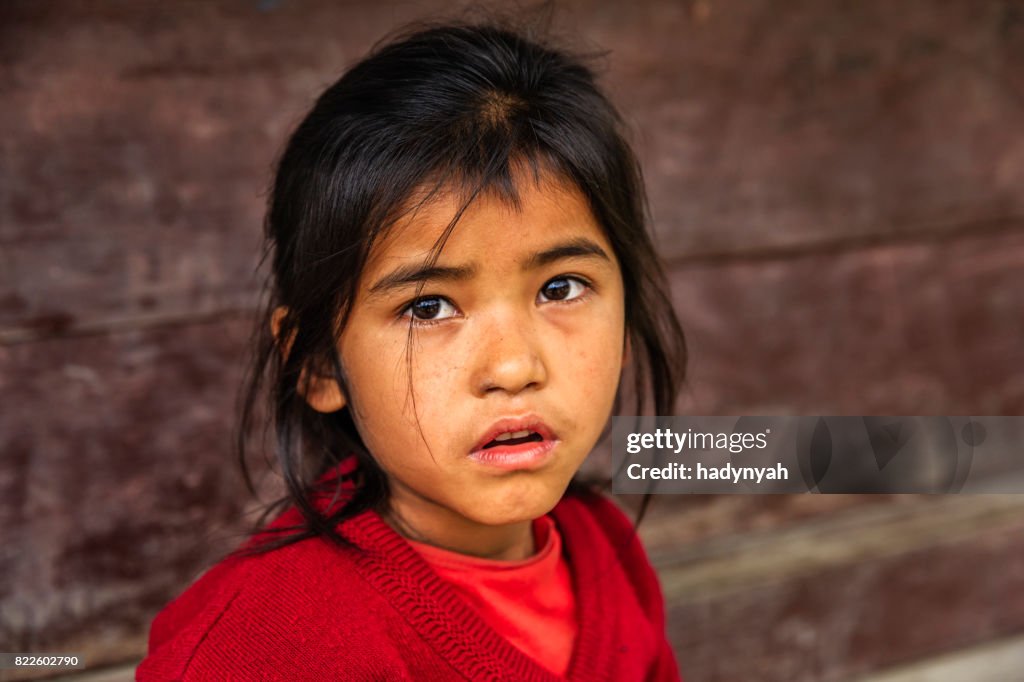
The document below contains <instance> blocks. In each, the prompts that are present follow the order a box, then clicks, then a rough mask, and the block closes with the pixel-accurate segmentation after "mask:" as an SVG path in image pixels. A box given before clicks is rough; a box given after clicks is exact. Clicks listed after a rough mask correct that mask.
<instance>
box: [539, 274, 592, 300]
mask: <svg viewBox="0 0 1024 682" xmlns="http://www.w3.org/2000/svg"><path fill="white" fill-rule="evenodd" d="M585 289H586V285H585V284H584V283H583V282H581V281H580V280H578V279H576V278H575V277H556V278H555V279H553V280H550V281H549V282H548V283H547V284H545V285H544V286H542V287H541V289H540V293H539V294H538V296H537V298H538V299H539V300H541V302H543V301H568V300H571V299H574V298H577V297H579V296H580V295H581V294H583V291H584V290H585Z"/></svg>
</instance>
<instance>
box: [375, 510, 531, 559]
mask: <svg viewBox="0 0 1024 682" xmlns="http://www.w3.org/2000/svg"><path fill="white" fill-rule="evenodd" d="M407 510H408V505H405V504H403V503H402V500H401V499H394V498H393V499H392V500H391V501H390V502H389V505H388V508H387V509H386V511H385V512H384V513H382V514H381V516H382V518H383V519H384V521H385V522H387V524H388V525H389V526H391V528H392V529H393V530H394V531H395V532H397V533H398V534H399V535H401V536H403V537H404V538H406V539H408V540H413V541H415V542H422V543H424V544H427V545H432V546H434V547H439V548H441V549H445V550H448V551H451V552H458V553H459V554H467V555H469V556H475V557H480V558H482V559H496V560H499V561H518V560H522V559H527V558H529V557H530V556H533V554H534V553H535V552H536V548H535V547H534V541H533V523H532V521H529V520H526V521H519V522H516V523H510V524H503V525H500V526H490V525H485V524H480V523H475V522H473V521H470V520H469V519H466V518H464V517H461V516H459V515H458V514H455V513H454V512H452V511H450V510H447V509H443V508H440V507H437V508H436V511H437V512H438V513H437V514H433V515H430V516H425V515H422V514H418V515H415V517H412V515H410V514H407V513H403V511H407Z"/></svg>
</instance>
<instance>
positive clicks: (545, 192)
mask: <svg viewBox="0 0 1024 682" xmlns="http://www.w3.org/2000/svg"><path fill="white" fill-rule="evenodd" d="M515 189H516V192H515V197H514V198H513V197H508V196H502V194H501V193H499V192H498V191H496V190H491V191H483V192H481V193H480V194H479V195H477V196H476V197H475V198H473V199H472V200H471V201H470V198H469V197H467V196H466V195H465V193H464V192H463V191H462V190H461V188H454V187H442V188H440V189H438V190H436V191H428V190H425V189H421V190H420V191H419V192H417V193H415V194H414V196H413V198H412V200H411V201H410V202H409V203H410V207H409V208H407V209H406V210H405V211H404V212H403V213H402V215H401V216H400V217H399V218H398V220H396V221H395V222H394V223H393V224H392V225H391V226H390V227H389V228H388V230H387V231H386V233H385V234H384V235H383V236H382V237H381V238H380V239H379V240H378V241H377V243H376V244H374V246H373V248H372V249H371V251H370V255H369V259H368V262H367V270H368V271H372V270H375V269H379V268H381V267H386V265H387V264H388V262H389V261H390V262H393V261H394V260H395V259H409V258H420V259H425V258H427V257H429V256H430V255H431V253H432V252H433V251H434V249H437V248H440V254H439V261H442V260H448V259H462V258H475V257H487V256H491V257H492V258H494V257H497V256H499V255H501V254H509V253H511V252H516V253H521V252H526V251H533V250H535V249H537V248H542V247H543V246H545V244H547V243H550V242H554V241H557V240H560V239H565V238H567V237H588V238H590V239H592V240H594V241H597V242H598V243H600V244H601V245H602V246H607V240H606V238H605V236H604V233H603V230H602V229H601V228H600V226H599V224H598V222H597V220H596V218H595V217H594V215H593V212H592V211H591V209H590V205H589V203H588V201H587V199H586V198H585V197H584V196H583V193H582V192H580V190H579V189H578V188H577V187H576V186H575V184H573V183H571V182H569V181H566V180H563V179H561V178H559V177H558V176H555V175H553V174H547V173H546V174H542V175H539V176H534V175H533V174H532V173H528V172H527V173H520V174H519V175H518V176H517V177H516V184H515ZM608 248H609V254H610V247H608Z"/></svg>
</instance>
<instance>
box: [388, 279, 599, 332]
mask: <svg viewBox="0 0 1024 682" xmlns="http://www.w3.org/2000/svg"><path fill="white" fill-rule="evenodd" d="M558 280H571V281H574V282H577V283H579V284H580V285H582V286H583V291H582V292H581V293H580V294H579V295H578V296H576V297H575V298H570V299H568V300H560V299H554V300H550V301H546V302H545V303H560V304H562V305H572V304H573V303H580V302H582V301H585V300H586V299H588V298H589V297H590V294H591V293H593V291H594V286H593V284H591V283H590V281H589V280H587V279H586V278H584V277H580V276H579V275H558V276H557V277H552V278H551V279H549V280H548V281H546V282H544V284H543V285H542V286H541V288H540V290H538V292H537V296H538V297H539V296H540V294H541V292H543V291H544V289H545V288H546V287H547V286H548V285H549V284H551V283H552V282H557V281H558ZM434 299H437V300H440V301H443V302H444V303H447V304H448V305H450V306H452V307H453V308H454V307H455V304H454V303H452V302H451V300H450V299H448V298H447V297H445V296H438V295H426V296H418V297H416V298H414V299H413V300H411V301H409V302H408V303H406V304H405V305H404V306H402V308H401V309H400V310H399V311H398V318H399V319H402V318H405V317H408V318H410V319H412V323H413V324H415V325H416V326H432V325H435V324H440V323H442V322H444V321H446V320H450V319H451V318H450V317H443V318H441V319H439V320H436V319H426V320H425V319H422V318H419V317H416V316H415V315H413V314H412V308H413V306H414V305H416V304H417V303H419V302H421V301H430V300H434ZM456 310H457V308H456Z"/></svg>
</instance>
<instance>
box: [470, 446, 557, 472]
mask: <svg viewBox="0 0 1024 682" xmlns="http://www.w3.org/2000/svg"><path fill="white" fill-rule="evenodd" d="M559 442H560V441H558V440H542V441H539V442H533V443H520V444H519V445H496V446H494V447H493V448H487V449H486V450H475V451H473V452H471V453H469V458H470V459H472V460H475V461H477V462H480V463H481V464H484V465H486V466H489V467H493V468H495V469H501V470H503V471H517V470H521V469H536V468H538V467H540V466H543V465H544V464H545V463H546V462H547V461H548V460H549V459H551V457H552V452H553V451H554V449H555V446H556V445H558V443H559Z"/></svg>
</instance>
